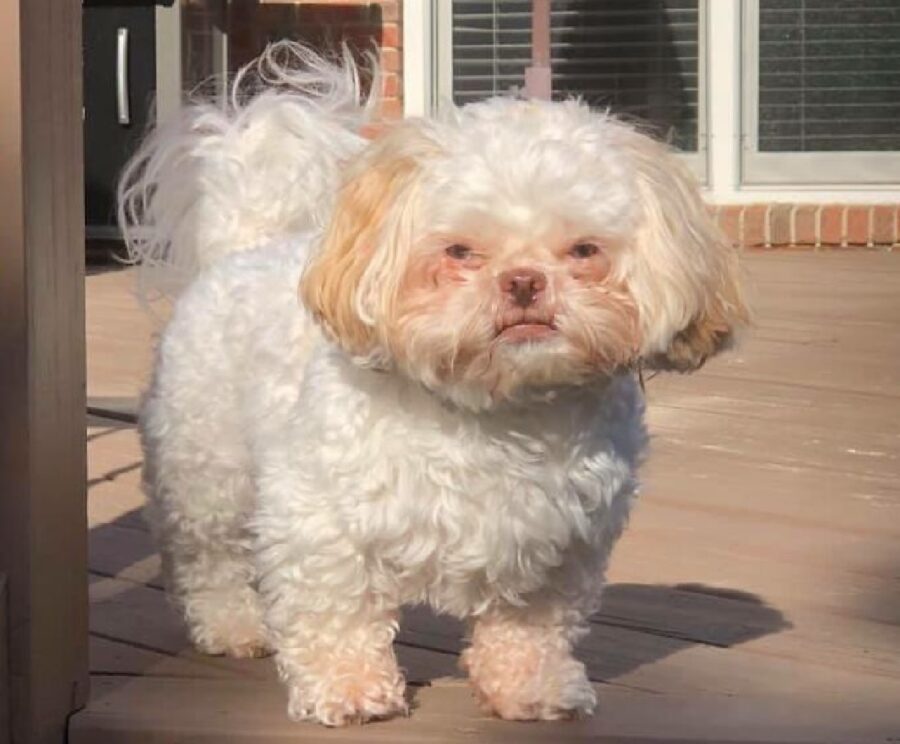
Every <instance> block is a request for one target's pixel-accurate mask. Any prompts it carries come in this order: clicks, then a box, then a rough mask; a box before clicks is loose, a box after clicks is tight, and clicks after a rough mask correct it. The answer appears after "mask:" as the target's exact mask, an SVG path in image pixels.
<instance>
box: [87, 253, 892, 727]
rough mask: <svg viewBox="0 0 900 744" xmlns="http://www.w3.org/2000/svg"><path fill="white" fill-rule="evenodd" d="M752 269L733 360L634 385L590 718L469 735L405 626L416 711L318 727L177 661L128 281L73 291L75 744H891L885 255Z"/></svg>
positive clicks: (229, 671)
mask: <svg viewBox="0 0 900 744" xmlns="http://www.w3.org/2000/svg"><path fill="white" fill-rule="evenodd" d="M747 270H748V274H749V275H750V277H751V282H752V284H753V285H754V288H753V292H754V294H755V309H756V323H757V325H756V328H755V329H754V331H753V332H752V333H751V334H749V335H748V336H747V337H746V338H745V339H744V341H743V343H742V345H741V346H740V348H739V349H737V350H735V351H734V352H732V353H731V354H730V355H728V356H723V357H721V358H719V359H716V360H713V361H712V362H711V363H710V364H709V365H707V367H706V368H705V369H704V370H702V371H701V372H700V373H699V374H696V375H692V376H677V375H675V376H658V377H656V378H654V379H652V380H649V381H648V384H647V400H648V420H649V423H650V427H651V431H652V442H651V454H650V457H649V460H648V462H647V464H646V466H645V468H644V470H643V472H642V481H643V488H642V495H641V498H640V499H639V503H638V504H637V507H636V509H635V512H634V517H633V519H632V523H631V525H630V528H629V530H628V531H627V533H626V535H625V537H624V538H623V539H622V542H621V544H620V545H619V546H618V548H617V549H616V551H615V552H614V555H613V561H612V565H611V567H610V576H609V578H610V585H609V587H608V589H607V593H606V596H605V601H604V604H603V608H602V610H601V612H600V613H599V614H598V615H597V616H596V617H595V618H593V620H592V623H591V628H590V633H589V635H588V637H587V638H586V639H585V641H584V643H583V644H582V647H581V649H580V655H581V658H582V659H583V660H584V661H585V663H586V665H587V667H588V670H589V673H590V676H591V678H592V679H593V680H595V681H596V682H597V683H598V690H599V694H600V697H601V711H600V714H599V715H598V716H596V717H595V718H592V719H590V720H587V721H582V722H577V723H563V724H548V725H536V726H522V725H516V724H508V723H504V722H500V721H493V720H490V719H488V718H486V717H485V716H483V715H482V714H481V713H480V712H479V711H478V710H477V709H476V708H475V706H474V703H473V702H472V700H471V699H470V695H469V693H468V690H467V688H466V686H465V685H464V681H463V680H462V679H461V674H460V672H459V669H458V666H457V661H458V654H459V652H460V649H461V648H462V646H463V644H464V629H463V628H462V626H461V625H460V624H459V623H457V622H454V621H452V620H450V619H447V618H438V617H436V616H434V615H433V614H432V613H431V612H430V611H428V610H426V609H423V608H412V609H408V610H407V611H406V612H405V613H404V619H403V624H402V630H401V633H400V635H399V637H398V644H397V651H398V656H399V658H400V662H401V665H402V666H403V667H404V668H405V669H406V670H407V674H408V677H409V679H410V682H411V683H412V685H413V693H414V694H415V698H416V705H417V707H416V709H415V711H414V715H413V716H412V717H411V718H410V719H408V720H401V721H393V722H388V723H382V724H377V725H373V726H367V727H365V728H364V729H358V728H351V729H347V730H343V731H337V732H333V731H324V730H323V729H321V728H318V727H314V726H302V725H297V724H291V723H290V722H289V721H287V719H286V717H285V715H284V699H283V695H284V694H283V691H282V690H281V689H280V687H279V685H278V683H277V680H276V678H275V674H274V669H273V665H272V664H271V661H270V660H266V659H262V660H253V661H234V660H229V659H222V658H209V657H204V656H202V655H199V654H197V653H196V652H194V651H193V650H192V649H190V647H189V644H188V642H187V639H186V638H185V635H184V631H183V628H182V627H181V625H180V622H179V620H178V618H177V617H176V616H175V613H174V612H173V611H172V610H171V608H170V607H169V605H168V603H167V601H166V599H165V596H164V593H163V592H162V591H161V583H160V579H159V560H158V557H157V556H156V554H155V552H154V548H153V544H152V541H151V539H150V535H149V534H148V532H147V530H146V526H145V525H144V524H143V522H142V520H141V517H140V509H141V506H142V497H141V494H140V463H141V455H140V447H139V443H138V440H137V435H136V432H135V430H134V426H133V424H132V423H130V422H129V421H128V419H129V417H130V415H131V414H133V412H134V411H135V410H136V405H137V404H136V401H137V397H138V395H139V392H140V390H141V388H142V386H143V384H144V382H145V380H146V379H147V374H148V368H147V365H148V364H149V359H150V349H151V348H152V343H153V342H152V333H153V323H152V321H151V320H149V319H148V318H147V317H146V315H144V314H142V313H141V311H139V310H138V309H137V308H136V306H135V303H134V300H133V298H132V297H131V295H130V294H129V291H128V279H129V277H128V273H127V272H111V273H99V274H96V275H94V276H91V277H90V278H89V279H88V324H89V327H88V340H89V380H88V385H89V390H88V394H89V400H90V403H91V406H92V408H91V410H93V411H94V413H95V415H92V416H91V417H89V420H88V434H89V467H88V480H89V521H90V526H91V556H90V569H91V572H92V573H91V577H90V593H91V601H92V617H91V629H92V633H93V635H92V639H91V666H92V673H93V674H94V685H93V693H92V702H91V705H90V707H89V708H88V710H87V711H85V712H83V713H81V714H79V715H78V716H76V717H75V719H74V722H73V726H72V732H71V739H70V740H71V741H72V744H87V742H91V743H93V742H94V741H100V740H102V741H104V742H123V743H124V742H128V744H135V743H136V742H151V741H152V742H159V741H172V740H176V739H177V740H178V741H187V742H190V743H191V744H194V743H195V742H206V741H209V742H212V741H215V742H226V743H230V742H240V743H243V742H256V741H272V742H275V741H288V740H290V741H328V740H335V741H363V740H365V741H390V742H404V741H416V742H420V741H422V742H427V741H441V742H444V741H493V740H496V741H506V740H515V741H523V742H527V741H535V742H537V741H543V742H564V741H582V740H583V741H587V740H592V741H620V740H623V739H627V740H628V741H647V742H650V741H653V742H657V741H658V742H676V741H709V742H745V741H746V742H749V741H785V742H795V741H796V742H799V741H836V742H837V741H839V742H854V741H881V742H884V741H888V740H890V737H894V738H897V739H898V740H900V706H898V705H897V701H898V700H900V486H898V482H900V480H898V476H900V446H898V445H900V424H898V422H900V255H888V254H878V253H859V254H849V253H834V254H791V253H777V254H753V255H751V256H749V257H748V261H747ZM104 412H105V413H104ZM422 685H426V687H421V686H422ZM101 737H102V738H101Z"/></svg>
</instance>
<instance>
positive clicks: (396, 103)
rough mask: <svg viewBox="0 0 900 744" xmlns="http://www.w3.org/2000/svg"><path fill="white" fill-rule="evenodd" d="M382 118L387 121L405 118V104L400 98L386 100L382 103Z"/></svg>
mask: <svg viewBox="0 0 900 744" xmlns="http://www.w3.org/2000/svg"><path fill="white" fill-rule="evenodd" d="M381 116H382V117H383V118H385V119H400V118H402V117H403V102H402V101H401V100H400V99H399V98H385V99H384V100H383V101H382V102H381Z"/></svg>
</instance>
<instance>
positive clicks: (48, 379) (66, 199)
mask: <svg viewBox="0 0 900 744" xmlns="http://www.w3.org/2000/svg"><path fill="white" fill-rule="evenodd" d="M0 111H2V112H3V113H2V116H0V205H2V206H0V267H2V268H0V359H2V361H0V573H5V574H6V577H7V587H6V590H7V610H8V616H7V621H8V626H7V627H8V631H7V637H6V638H4V639H3V643H4V644H5V645H6V648H7V650H8V666H9V678H8V683H9V707H8V710H9V713H10V719H11V720H10V726H9V729H10V741H11V742H12V744H62V742H64V740H65V727H66V719H67V717H68V715H69V714H70V713H71V712H72V711H73V710H75V709H77V708H78V707H80V706H82V705H83V704H84V703H85V701H86V697H87V684H88V673H87V641H88V626H87V613H88V602H87V519H86V498H85V471H86V468H85V365H84V203H83V201H84V200H83V188H84V186H83V165H82V114H81V0H3V2H2V3H0ZM0 739H2V736H0Z"/></svg>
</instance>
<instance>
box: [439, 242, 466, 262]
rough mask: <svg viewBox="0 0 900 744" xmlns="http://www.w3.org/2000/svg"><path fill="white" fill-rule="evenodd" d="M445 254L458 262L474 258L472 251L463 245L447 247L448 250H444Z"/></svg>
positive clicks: (455, 244) (456, 244)
mask: <svg viewBox="0 0 900 744" xmlns="http://www.w3.org/2000/svg"><path fill="white" fill-rule="evenodd" d="M444 253H446V254H447V255H448V256H450V258H453V259H455V260H457V261H465V260H466V259H467V258H471V257H472V249H471V248H469V246H467V245H462V244H461V243H454V244H453V245H451V246H447V248H445V249H444Z"/></svg>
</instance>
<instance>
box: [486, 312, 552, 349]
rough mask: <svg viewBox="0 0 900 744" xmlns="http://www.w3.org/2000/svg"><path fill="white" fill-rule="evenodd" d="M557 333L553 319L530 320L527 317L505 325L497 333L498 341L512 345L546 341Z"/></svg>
mask: <svg viewBox="0 0 900 744" xmlns="http://www.w3.org/2000/svg"><path fill="white" fill-rule="evenodd" d="M556 333H557V328H556V324H555V323H554V322H553V319H552V318H529V317H527V316H525V317H522V318H521V319H516V320H514V321H513V322H509V323H504V324H502V325H501V326H500V328H499V329H498V332H497V338H496V340H497V341H502V342H504V343H510V344H522V343H529V342H537V341H545V340H547V339H549V338H551V337H553V336H555V335H556Z"/></svg>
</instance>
